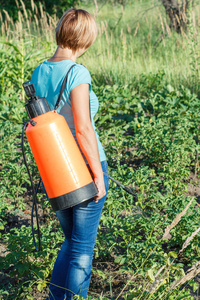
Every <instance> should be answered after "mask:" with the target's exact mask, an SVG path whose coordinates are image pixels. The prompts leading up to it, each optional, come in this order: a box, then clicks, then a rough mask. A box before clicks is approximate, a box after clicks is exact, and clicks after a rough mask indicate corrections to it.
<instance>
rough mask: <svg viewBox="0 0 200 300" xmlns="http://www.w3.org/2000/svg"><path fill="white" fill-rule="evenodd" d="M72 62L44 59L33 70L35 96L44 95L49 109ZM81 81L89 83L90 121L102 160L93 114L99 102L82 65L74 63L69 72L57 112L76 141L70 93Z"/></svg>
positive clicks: (101, 148) (87, 72) (101, 150)
mask: <svg viewBox="0 0 200 300" xmlns="http://www.w3.org/2000/svg"><path fill="white" fill-rule="evenodd" d="M73 64H75V63H74V62H73V61H71V60H62V61H59V62H49V61H47V60H45V61H44V62H43V63H42V64H41V65H39V66H38V67H37V68H36V69H35V70H34V72H33V75H32V78H31V83H33V84H34V86H35V89H36V96H40V97H45V98H46V99H47V101H48V103H49V106H50V108H51V110H53V109H54V107H55V104H56V102H57V99H58V96H59V93H60V89H61V85H62V82H63V80H64V78H65V76H66V74H67V71H68V70H69V68H70V67H71V66H72V65H73ZM82 83H88V84H89V96H90V116H91V123H92V126H93V128H94V131H95V134H96V138H97V144H98V149H99V156H100V160H101V161H104V160H106V156H105V152H104V149H103V147H102V144H101V143H100V141H99V136H98V134H97V132H96V127H95V124H94V116H95V114H96V113H97V111H98V108H99V102H98V98H97V96H96V95H95V93H94V92H93V91H92V87H91V76H90V73H89V71H88V70H87V69H86V68H85V67H84V66H83V65H79V64H76V65H75V66H74V67H73V68H72V69H71V71H70V72H69V75H68V79H67V83H66V87H65V90H64V92H63V96H62V100H61V103H60V105H59V107H58V110H57V112H58V113H59V114H61V115H63V116H64V118H65V119H66V121H67V123H68V125H69V128H70V130H71V132H72V134H73V136H74V138H75V140H76V142H77V139H76V131H75V125H74V118H73V113H72V108H71V99H70V93H71V90H73V88H75V87H76V86H78V85H79V84H82ZM77 144H78V142H77Z"/></svg>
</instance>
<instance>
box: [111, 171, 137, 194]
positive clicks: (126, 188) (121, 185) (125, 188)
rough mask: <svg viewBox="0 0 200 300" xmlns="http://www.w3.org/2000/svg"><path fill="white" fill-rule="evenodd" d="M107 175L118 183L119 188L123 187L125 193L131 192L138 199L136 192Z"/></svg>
mask: <svg viewBox="0 0 200 300" xmlns="http://www.w3.org/2000/svg"><path fill="white" fill-rule="evenodd" d="M108 177H109V178H110V179H111V180H112V181H114V182H115V183H116V184H117V185H119V186H120V187H121V188H123V190H125V191H126V192H127V193H129V194H131V195H132V196H133V197H134V198H135V199H136V200H138V196H137V194H136V193H134V192H133V191H132V190H131V189H129V188H128V187H127V186H125V185H123V184H122V183H121V182H119V181H118V180H116V179H114V178H112V177H111V176H110V175H108Z"/></svg>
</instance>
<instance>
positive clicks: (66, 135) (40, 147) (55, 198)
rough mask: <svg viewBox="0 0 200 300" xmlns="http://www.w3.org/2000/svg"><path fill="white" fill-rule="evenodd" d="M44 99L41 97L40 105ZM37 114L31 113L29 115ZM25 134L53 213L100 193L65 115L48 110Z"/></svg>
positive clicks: (36, 119)
mask: <svg viewBox="0 0 200 300" xmlns="http://www.w3.org/2000/svg"><path fill="white" fill-rule="evenodd" d="M44 99H45V98H39V99H38V102H37V103H39V100H42V101H43V100H44ZM36 100H37V99H36ZM45 101H46V99H45ZM29 103H30V102H29ZM27 105H28V106H30V104H27ZM47 105H48V104H47ZM31 109H32V108H31ZM34 109H35V104H34ZM28 110H30V107H29V108H28ZM28 110H27V111H28ZM34 114H35V112H34V113H29V116H31V115H34ZM36 115H37V114H36ZM26 135H27V138H28V141H29V144H30V147H31V150H32V153H33V156H34V158H35V161H36V164H37V167H38V170H39V173H40V175H41V178H42V181H43V184H44V187H45V189H46V192H47V195H48V197H49V200H50V203H51V205H52V208H53V209H54V211H56V210H63V209H66V208H68V207H72V206H74V205H77V204H79V203H81V202H83V201H86V200H89V199H91V198H93V197H94V196H95V195H96V194H97V188H96V185H95V184H94V182H93V180H92V177H91V174H90V172H89V170H88V167H87V166H86V163H85V161H84V158H83V156H82V154H81V152H80V150H79V148H78V145H77V144H76V141H75V139H74V137H73V135H72V133H71V131H70V129H69V126H68V124H67V122H66V120H65V118H64V117H63V116H61V115H59V114H57V112H56V111H47V112H45V113H42V114H40V115H38V116H36V117H33V118H31V122H30V123H29V125H28V127H27V129H26Z"/></svg>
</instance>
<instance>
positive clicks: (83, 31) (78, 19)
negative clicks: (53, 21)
mask: <svg viewBox="0 0 200 300" xmlns="http://www.w3.org/2000/svg"><path fill="white" fill-rule="evenodd" d="M96 37H97V26H96V22H95V20H94V18H93V17H92V15H91V14H90V13H88V12H87V11H85V10H83V9H75V8H71V9H69V10H67V11H66V12H65V13H64V15H63V16H62V18H61V19H60V21H59V23H58V25H57V27H56V42H57V45H58V46H62V47H64V48H69V49H71V50H73V51H77V50H79V49H84V48H85V49H87V48H89V47H90V46H91V45H92V44H93V43H94V41H95V39H96Z"/></svg>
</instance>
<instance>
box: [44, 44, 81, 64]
mask: <svg viewBox="0 0 200 300" xmlns="http://www.w3.org/2000/svg"><path fill="white" fill-rule="evenodd" d="M67 59H69V60H72V61H74V62H76V59H77V53H76V52H74V51H72V50H71V49H69V48H62V47H60V46H58V47H57V49H56V52H55V53H54V55H53V56H52V57H51V58H50V59H48V61H50V62H57V61H61V60H67Z"/></svg>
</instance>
